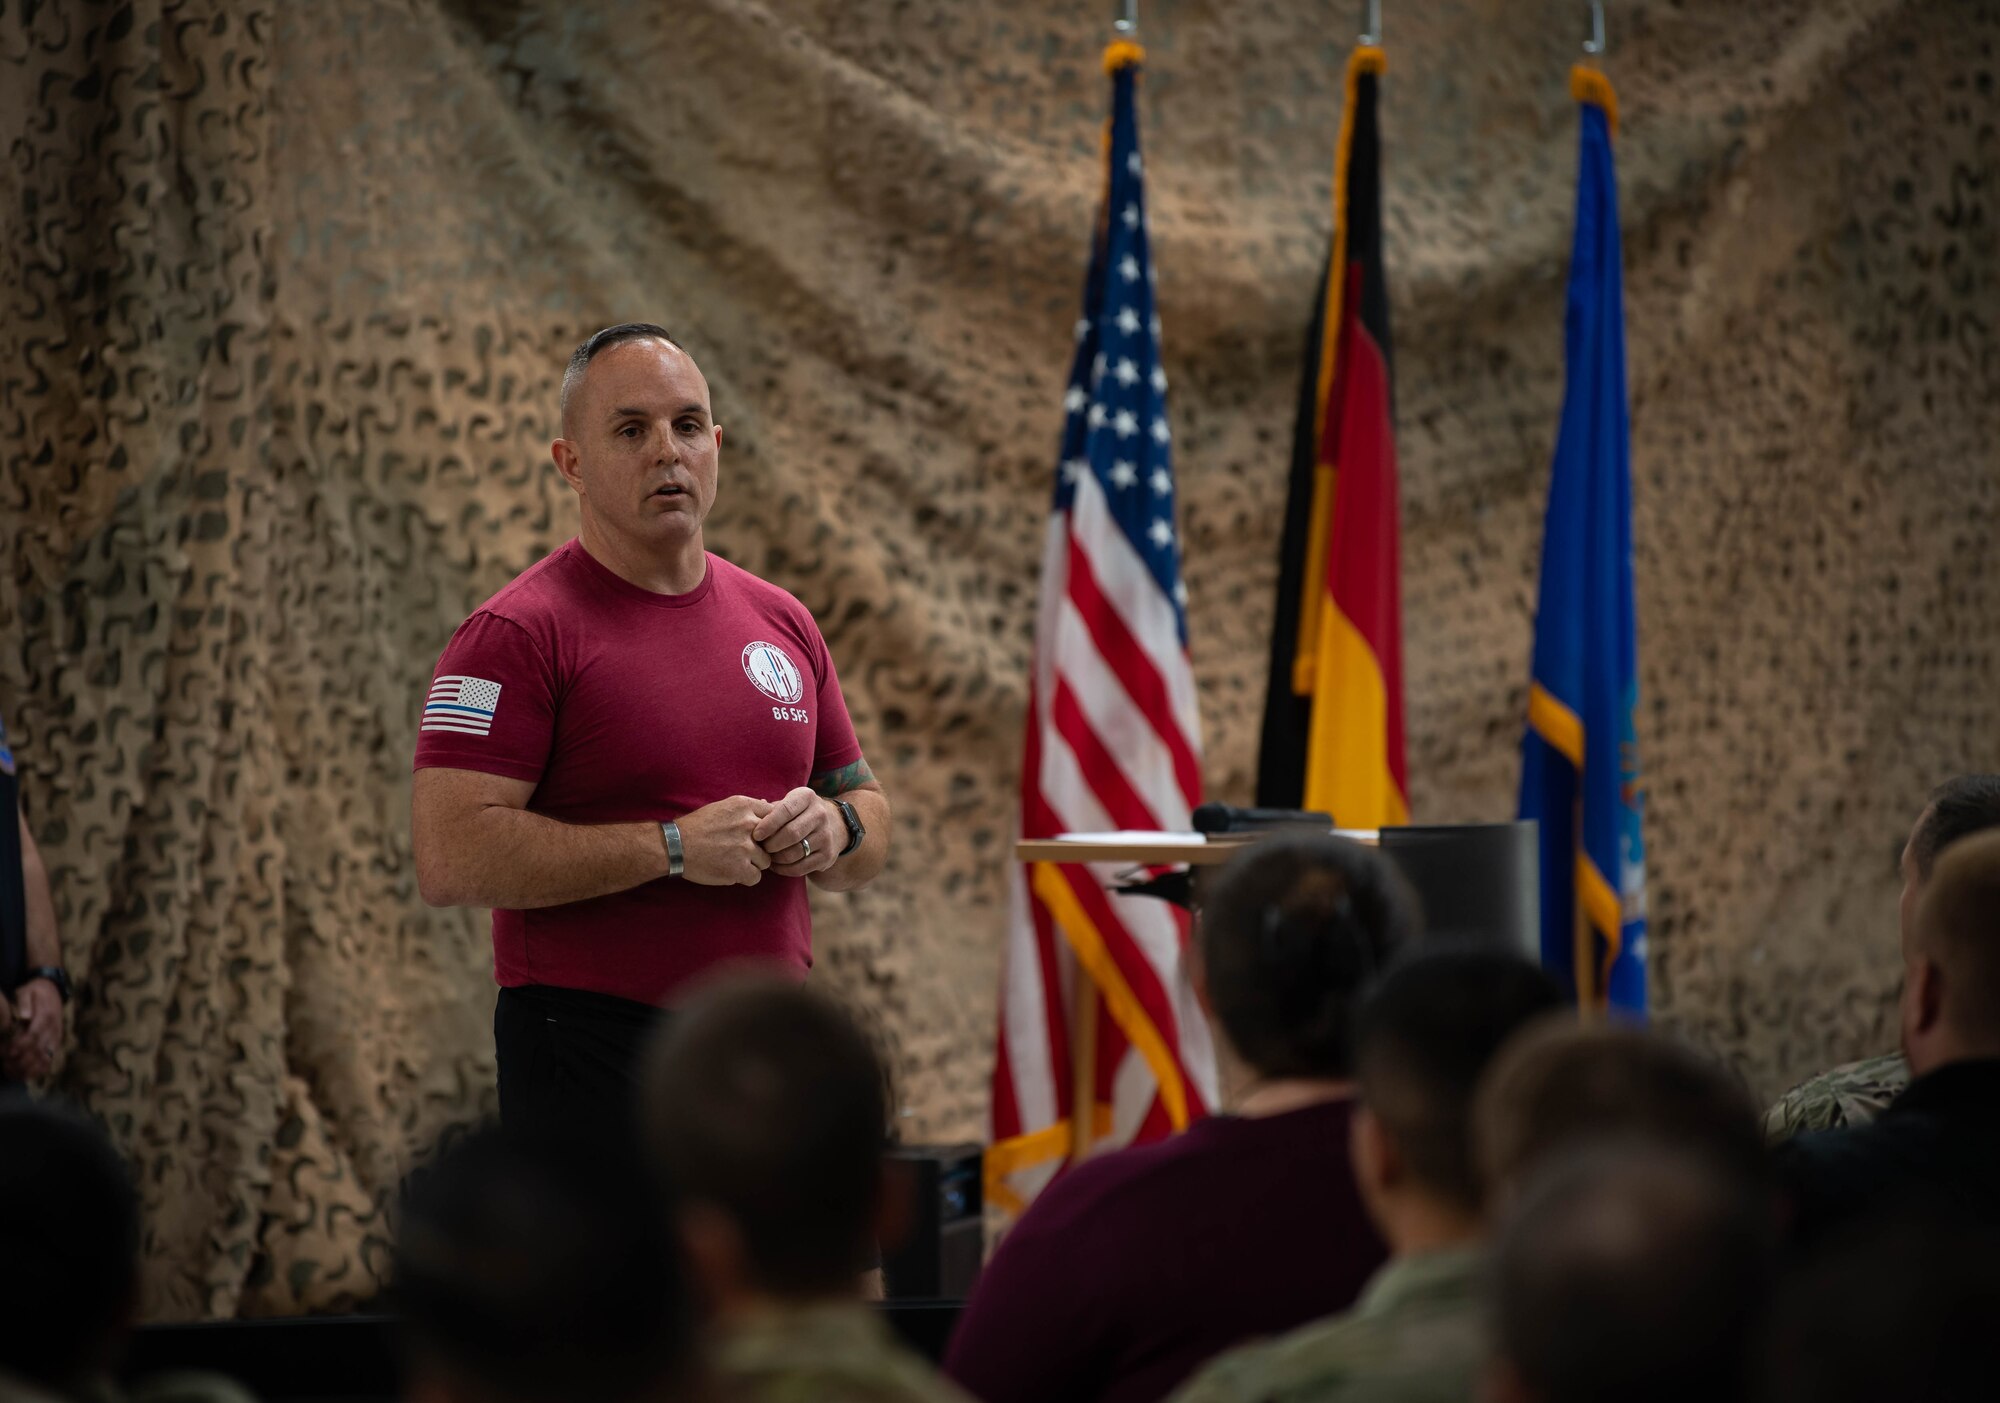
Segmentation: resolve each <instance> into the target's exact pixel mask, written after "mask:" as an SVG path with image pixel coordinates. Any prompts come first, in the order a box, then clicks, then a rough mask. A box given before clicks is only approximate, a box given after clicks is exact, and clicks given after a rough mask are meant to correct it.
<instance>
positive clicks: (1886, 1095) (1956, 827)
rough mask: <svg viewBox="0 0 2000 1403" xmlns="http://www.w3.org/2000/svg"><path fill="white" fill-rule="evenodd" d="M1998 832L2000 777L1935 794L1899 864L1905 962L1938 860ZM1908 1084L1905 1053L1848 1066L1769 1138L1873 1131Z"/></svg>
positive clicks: (1966, 779)
mask: <svg viewBox="0 0 2000 1403" xmlns="http://www.w3.org/2000/svg"><path fill="white" fill-rule="evenodd" d="M1994 827H2000V775H1958V776H1956V777H1955V778H1952V779H1948V780H1946V781H1945V782H1944V783H1943V784H1941V785H1939V786H1938V787H1937V788H1936V789H1934V790H1932V791H1931V795H1930V798H1929V799H1928V800H1926V801H1925V804H1924V811H1923V812H1922V813H1920V814H1918V815H1917V821H1916V824H1915V825H1914V826H1913V827H1912V828H1911V829H1910V837H1909V840H1908V841H1907V842H1905V843H1904V844H1903V855H1902V858H1901V861H1900V866H1901V868H1902V874H1903V895H1902V899H1901V901H1900V902H1899V903H1898V905H1897V923H1898V925H1899V927H1900V935H1901V940H1902V946H1903V949H1904V951H1905V953H1906V955H1907V952H1908V950H1909V945H1910V920H1911V918H1912V916H1913V915H1914V914H1915V913H1916V909H1917V898H1918V896H1919V895H1920V894H1921V893H1922V891H1923V888H1924V884H1925V883H1926V882H1928V881H1929V880H1930V876H1931V871H1932V869H1933V868H1934V867H1936V866H1937V859H1938V854H1939V853H1941V852H1943V851H1944V850H1945V849H1946V848H1947V847H1949V846H1950V845H1951V844H1953V843H1955V842H1957V841H1958V840H1959V839H1960V838H1963V837H1965V836H1967V835H1968V834H1971V833H1977V832H1980V831H1981V830H1982V829H1987V828H1994ZM1909 1084H1910V1068H1909V1064H1908V1063H1906V1062H1905V1061H1904V1060H1903V1054H1902V1053H1901V1052H1885V1053H1883V1054H1882V1055H1880V1056H1878V1057H1869V1058H1865V1059H1864V1060H1862V1061H1859V1062H1847V1063H1843V1064H1842V1065H1840V1066H1838V1067H1835V1068H1833V1069H1831V1070H1830V1071H1825V1072H1821V1073H1819V1074H1818V1075H1816V1076H1812V1077H1808V1078H1807V1079H1806V1080H1805V1081H1802V1082H1800V1083H1799V1084H1798V1085H1797V1086H1795V1087H1793V1088H1792V1089H1791V1090H1790V1091H1787V1092H1786V1093H1785V1094H1784V1095H1783V1096H1780V1097H1779V1098H1778V1100H1777V1102H1776V1103H1775V1104H1774V1105H1773V1106H1772V1107H1771V1108H1770V1110H1768V1111H1766V1112H1765V1113H1764V1137H1765V1139H1767V1140H1768V1141H1770V1143H1771V1144H1773V1145H1777V1144H1782V1143H1783V1142H1784V1141H1786V1140H1789V1139H1791V1138H1792V1137H1793V1136H1795V1135H1802V1134H1804V1133H1806V1132H1807V1131H1813V1130H1840V1129H1843V1128H1846V1127H1849V1126H1857V1125H1867V1124H1868V1123H1869V1122H1871V1121H1873V1120H1874V1119H1875V1118H1876V1117H1877V1116H1879V1115H1881V1114H1882V1112H1883V1111H1885V1110H1887V1109H1888V1107H1889V1103H1890V1102H1892V1101H1894V1100H1895V1099H1896V1098H1897V1097H1898V1096H1899V1095H1901V1094H1902V1091H1903V1088H1904V1087H1906V1086H1908V1085H1909Z"/></svg>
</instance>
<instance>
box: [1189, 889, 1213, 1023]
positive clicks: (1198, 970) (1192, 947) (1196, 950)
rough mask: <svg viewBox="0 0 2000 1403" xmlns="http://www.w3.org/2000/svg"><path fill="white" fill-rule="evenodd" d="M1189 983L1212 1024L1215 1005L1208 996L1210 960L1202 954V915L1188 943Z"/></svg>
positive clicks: (1196, 919)
mask: <svg viewBox="0 0 2000 1403" xmlns="http://www.w3.org/2000/svg"><path fill="white" fill-rule="evenodd" d="M1186 959H1187V976H1188V984H1189V986H1190V987H1191V988H1192V989H1193V990H1194V1001H1195V1002H1196V1003H1197V1004H1200V1005H1201V1016H1202V1017H1204V1018H1206V1019H1207V1020H1208V1021H1209V1022H1210V1023H1211V1024H1213V1023H1214V1022H1215V1005H1214V1004H1213V1003H1211V1002H1210V1001H1209V997H1208V961H1207V960H1204V959H1203V958H1202V956H1201V917H1200V916H1198V915H1197V916H1196V917H1195V929H1194V932H1193V934H1192V935H1191V936H1190V937H1189V939H1188V943H1187V956H1186Z"/></svg>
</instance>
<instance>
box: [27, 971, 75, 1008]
mask: <svg viewBox="0 0 2000 1403" xmlns="http://www.w3.org/2000/svg"><path fill="white" fill-rule="evenodd" d="M30 979H46V980H48V981H49V983H51V984H53V985H55V986H56V993H58V994H60V995H61V996H62V1001H63V1002H64V1003H68V1002H69V971H68V970H66V969H64V968H63V967H62V966H61V965H37V966H35V968H33V969H31V970H29V971H28V972H27V974H26V975H24V976H23V977H22V979H21V982H22V983H23V984H26V983H27V982H28V981H29V980H30Z"/></svg>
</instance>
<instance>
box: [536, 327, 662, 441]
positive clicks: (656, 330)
mask: <svg viewBox="0 0 2000 1403" xmlns="http://www.w3.org/2000/svg"><path fill="white" fill-rule="evenodd" d="M627 341H664V342H666V343H667V344H668V345H669V346H672V347H673V348H674V349H675V350H676V351H682V352H683V353H685V349H686V348H685V347H683V346H682V345H681V343H680V342H678V341H676V340H674V338H673V336H672V335H671V334H669V332H668V331H667V329H666V328H665V327H663V326H656V325H654V324H653V323H652V322H619V323H618V324H617V325H616V326H607V327H605V328H604V329H603V330H602V331H594V332H592V333H591V334H590V335H589V336H587V337H585V338H584V340H583V341H582V342H581V344H579V345H578V346H577V348H576V349H575V350H574V351H571V352H570V353H569V366H568V368H567V369H565V370H564V371H563V380H562V417H563V420H564V422H567V421H568V419H569V403H570V401H571V400H572V399H574V398H575V397H576V389H577V386H579V385H581V384H582V383H583V377H584V373H585V372H586V371H588V370H589V369H590V363H591V362H592V361H594V360H596V359H597V358H598V356H600V355H602V354H603V353H604V352H606V351H608V350H610V349H611V348H612V347H613V346H619V345H623V344H624V343H625V342H627Z"/></svg>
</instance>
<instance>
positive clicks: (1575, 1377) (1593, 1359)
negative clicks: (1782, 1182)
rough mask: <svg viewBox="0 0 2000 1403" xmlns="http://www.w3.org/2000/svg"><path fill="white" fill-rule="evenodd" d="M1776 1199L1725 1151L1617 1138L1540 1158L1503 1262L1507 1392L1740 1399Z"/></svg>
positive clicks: (1584, 1402)
mask: <svg viewBox="0 0 2000 1403" xmlns="http://www.w3.org/2000/svg"><path fill="white" fill-rule="evenodd" d="M1773 1255H1774V1252H1773V1244H1772V1226H1771V1216H1770V1214H1769V1212H1768V1211H1766V1207H1765V1204H1764V1202H1763V1200H1762V1199H1761V1198H1760V1197H1759V1196H1758V1195H1757V1194H1755V1193H1753V1192H1751V1191H1750V1189H1749V1188H1748V1186H1746V1185H1745V1184H1744V1183H1743V1181H1742V1180H1741V1179H1740V1178H1739V1177H1738V1176H1736V1175H1734V1174H1731V1173H1729V1172H1728V1171H1727V1170H1726V1169H1724V1168H1723V1167H1721V1166H1720V1165H1719V1164H1718V1163H1717V1162H1716V1160H1715V1159H1714V1158H1713V1157H1712V1156H1700V1155H1694V1154H1687V1153H1683V1152H1681V1151H1677V1150H1673V1149H1669V1148H1667V1147H1665V1146H1662V1145H1657V1144H1654V1145H1640V1144H1635V1143H1627V1144H1623V1145H1605V1146H1599V1147H1597V1148H1592V1149H1586V1150H1583V1151H1581V1152H1579V1153H1576V1154H1572V1155H1568V1156H1564V1157H1560V1158H1558V1159H1557V1160H1556V1161H1554V1162H1552V1163H1550V1164H1548V1165H1545V1166H1544V1167H1543V1168H1542V1169H1541V1170H1539V1171H1538V1172H1536V1173H1535V1174H1533V1175H1532V1176H1531V1177H1530V1179H1529V1181H1528V1183H1527V1184H1526V1185H1525V1186H1524V1188H1523V1189H1522V1191H1521V1193H1520V1196H1519V1198H1518V1200H1517V1201H1516V1203H1515V1204H1514V1206H1513V1208H1512V1210H1511V1212H1510V1213H1509V1214H1508V1215H1507V1218H1506V1220H1505V1222H1504V1224H1503V1226H1502V1229H1501V1233H1500V1238H1499V1243H1498V1246H1497V1249H1496V1253H1495V1259H1494V1265H1493V1278H1492V1290H1491V1293H1490V1299H1491V1301H1492V1302H1493V1327H1494V1340H1493V1352H1492V1356H1491V1359H1490V1361H1489V1365H1488V1370H1487V1377H1486V1397H1487V1398H1488V1399H1490V1400H1492V1403H1605V1400H1609V1399H1616V1400H1618V1403H1690V1400H1693V1399H1700V1400H1702V1403H1736V1400H1740V1399H1743V1398H1744V1397H1746V1396H1747V1394H1748V1392H1749V1389H1750V1384H1751V1379H1752V1375H1753V1372H1754V1368H1755V1363H1756V1344H1757V1341H1758V1339H1759V1327H1760V1325H1761V1321H1762V1317H1763V1312H1764V1303H1765V1300H1766V1298H1767V1297H1768V1295H1769V1293H1770V1290H1771V1283H1772V1279H1773V1275H1774V1266H1773Z"/></svg>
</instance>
